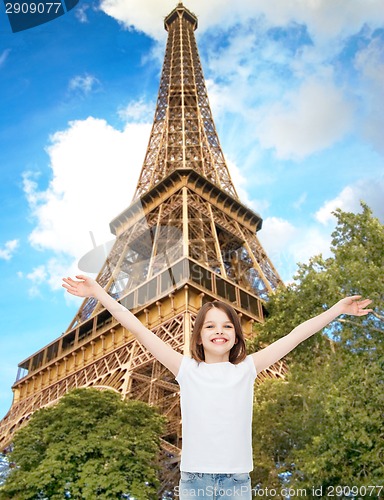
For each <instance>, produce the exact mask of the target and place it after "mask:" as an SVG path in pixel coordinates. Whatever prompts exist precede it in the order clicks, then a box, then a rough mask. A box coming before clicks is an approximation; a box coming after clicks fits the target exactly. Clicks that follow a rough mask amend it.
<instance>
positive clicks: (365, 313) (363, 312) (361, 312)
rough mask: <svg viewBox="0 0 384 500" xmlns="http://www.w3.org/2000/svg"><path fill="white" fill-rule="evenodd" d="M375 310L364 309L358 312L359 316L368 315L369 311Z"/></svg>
mask: <svg viewBox="0 0 384 500" xmlns="http://www.w3.org/2000/svg"><path fill="white" fill-rule="evenodd" d="M371 312H373V309H363V310H361V311H359V312H358V313H357V314H358V316H366V315H367V314H368V313H371Z"/></svg>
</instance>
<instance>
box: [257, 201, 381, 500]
mask: <svg viewBox="0 0 384 500" xmlns="http://www.w3.org/2000/svg"><path fill="white" fill-rule="evenodd" d="M335 215H336V218H337V226H336V229H335V231H334V232H333V234H332V247H331V250H332V253H333V255H332V257H331V258H328V259H324V258H322V256H321V255H319V256H315V257H313V258H312V259H311V260H310V262H309V263H308V264H301V265H299V268H298V272H297V275H296V276H295V280H294V282H293V283H292V284H290V285H289V286H287V287H286V288H281V289H280V290H278V291H277V292H276V293H275V294H274V295H273V296H272V297H271V299H270V301H269V303H268V305H267V314H268V317H267V319H266V322H265V323H264V325H261V326H258V330H257V335H256V340H255V341H254V342H253V345H251V346H250V347H251V349H254V350H255V349H259V348H261V347H264V346H265V345H266V344H269V343H271V342H273V341H274V340H277V339H278V338H280V337H282V336H283V335H285V334H287V333H288V332H289V331H290V330H291V329H292V328H294V327H295V326H296V325H298V324H299V323H301V322H303V321H305V320H306V319H308V318H309V317H311V316H314V315H316V314H319V313H320V312H322V310H324V309H325V308H328V307H330V306H331V305H332V304H333V303H335V302H336V301H337V300H339V299H340V298H341V297H343V296H347V295H356V294H359V295H363V296H365V297H370V298H371V299H372V300H373V306H374V313H373V314H370V315H368V316H365V317H361V318H351V317H341V318H339V319H338V320H336V321H334V322H333V323H332V324H331V325H329V327H328V328H326V329H324V331H323V332H322V333H318V334H316V335H314V336H313V337H311V338H310V339H308V340H307V341H305V342H304V343H302V344H301V345H300V346H298V347H297V348H296V349H295V350H294V351H292V352H291V353H290V354H289V355H288V356H287V357H286V360H287V363H288V365H289V374H288V376H287V377H286V379H285V380H274V381H268V382H265V383H263V384H261V385H260V386H257V387H256V391H255V407H254V429H253V435H254V461H255V471H254V473H253V482H254V484H260V486H261V487H264V488H265V487H269V488H271V487H277V486H279V485H280V486H281V481H282V478H284V479H285V480H286V481H287V482H288V483H289V484H291V485H292V486H296V487H306V488H308V490H310V489H311V488H312V487H313V486H316V487H320V486H321V487H323V488H324V489H326V488H327V487H331V486H336V485H340V484H344V485H347V486H348V485H349V486H363V485H364V486H367V485H369V484H375V485H382V484H383V478H384V461H383V456H384V443H383V439H382V436H383V435H384V427H383V420H384V419H383V408H384V404H383V402H384V401H383V394H384V392H383V376H382V374H383V371H382V370H383V367H384V350H383V345H384V342H383V339H384V336H383V333H384V321H383V319H384V318H383V311H384V285H383V248H384V231H383V226H382V225H381V224H380V222H379V221H378V220H377V219H376V218H374V217H373V216H372V213H371V211H370V209H369V208H368V207H367V206H366V205H365V204H362V213H359V214H354V213H349V212H343V211H341V210H337V211H336V212H335ZM371 498H374V495H373V494H372V495H371Z"/></svg>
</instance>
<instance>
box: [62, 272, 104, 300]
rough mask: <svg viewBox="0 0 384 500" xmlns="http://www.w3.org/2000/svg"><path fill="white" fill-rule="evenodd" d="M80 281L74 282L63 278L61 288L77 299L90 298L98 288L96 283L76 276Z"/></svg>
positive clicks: (81, 276) (90, 279) (84, 277)
mask: <svg viewBox="0 0 384 500" xmlns="http://www.w3.org/2000/svg"><path fill="white" fill-rule="evenodd" d="M76 278H77V279H79V280H80V281H75V280H73V279H72V278H63V281H64V283H63V287H64V288H65V289H66V290H67V292H69V293H70V294H72V295H76V296H77V297H92V296H93V295H94V293H95V290H96V288H97V287H98V286H100V285H98V284H97V282H96V281H95V280H93V279H92V278H90V277H89V276H83V275H79V276H76Z"/></svg>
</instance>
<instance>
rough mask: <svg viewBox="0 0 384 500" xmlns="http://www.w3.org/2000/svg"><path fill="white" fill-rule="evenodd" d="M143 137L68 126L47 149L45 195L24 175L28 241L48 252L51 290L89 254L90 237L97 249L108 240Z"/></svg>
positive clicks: (145, 128)
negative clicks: (50, 254)
mask: <svg viewBox="0 0 384 500" xmlns="http://www.w3.org/2000/svg"><path fill="white" fill-rule="evenodd" d="M149 132H150V125H149V124H132V123H128V124H126V126H125V128H124V130H122V131H120V130H116V129H115V128H113V127H112V126H110V125H109V124H108V123H107V122H106V121H105V120H101V119H96V118H93V117H89V118H87V119H86V120H83V121H81V120H78V121H73V122H70V124H69V127H68V128H67V129H66V130H63V131H60V132H56V133H55V134H53V135H52V137H51V139H50V140H51V144H50V145H49V146H48V147H47V152H48V154H49V157H50V162H51V169H52V179H51V181H50V183H49V185H48V187H47V189H45V190H39V187H38V183H37V181H36V178H34V177H33V175H31V174H30V173H26V174H25V175H24V191H25V195H26V197H27V200H28V203H29V206H30V210H31V215H32V217H33V218H34V220H35V221H36V226H35V228H34V229H33V231H32V233H31V234H30V236H29V241H30V243H31V245H32V246H33V247H35V248H37V249H40V250H49V251H52V252H54V255H55V257H54V260H52V259H51V260H50V261H49V262H48V263H47V264H46V265H45V267H44V271H45V273H46V276H45V277H46V280H47V282H48V284H49V285H50V286H51V287H52V288H55V287H57V283H58V282H57V280H58V279H59V278H61V276H62V275H67V274H69V273H72V272H78V270H77V267H76V266H75V264H74V263H75V262H77V261H78V259H79V258H80V257H82V256H83V255H84V254H85V253H86V252H88V251H89V250H91V249H92V248H93V243H92V239H91V237H90V232H92V234H93V235H94V238H95V240H96V244H98V245H99V244H101V243H103V242H105V241H108V240H110V239H111V238H112V235H111V233H110V231H109V222H110V221H111V220H112V219H113V218H115V217H116V215H117V214H119V213H120V212H122V211H123V210H124V209H125V208H127V207H128V206H129V204H130V202H131V199H132V196H133V194H134V189H135V186H136V182H137V179H138V178H139V173H140V170H141V166H142V162H143V159H144V154H145V148H146V146H147V143H148V137H149ZM55 269H56V270H57V271H55ZM66 270H67V271H66Z"/></svg>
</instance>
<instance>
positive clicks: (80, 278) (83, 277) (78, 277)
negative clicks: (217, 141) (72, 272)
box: [75, 274, 87, 281]
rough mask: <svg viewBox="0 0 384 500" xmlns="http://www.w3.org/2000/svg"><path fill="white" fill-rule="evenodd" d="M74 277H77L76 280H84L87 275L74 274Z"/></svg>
mask: <svg viewBox="0 0 384 500" xmlns="http://www.w3.org/2000/svg"><path fill="white" fill-rule="evenodd" d="M75 278H77V279H78V280H83V281H86V279H87V276H84V275H83V274H78V275H77V276H75Z"/></svg>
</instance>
